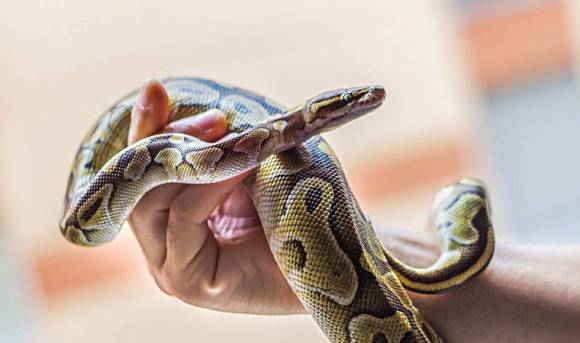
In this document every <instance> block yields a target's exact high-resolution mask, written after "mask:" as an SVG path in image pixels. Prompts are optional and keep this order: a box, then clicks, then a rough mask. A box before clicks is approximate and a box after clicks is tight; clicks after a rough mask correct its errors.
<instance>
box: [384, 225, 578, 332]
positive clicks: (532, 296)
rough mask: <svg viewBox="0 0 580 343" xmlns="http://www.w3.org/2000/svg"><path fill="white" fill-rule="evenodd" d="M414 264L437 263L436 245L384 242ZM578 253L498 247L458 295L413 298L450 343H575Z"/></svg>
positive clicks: (398, 240)
mask: <svg viewBox="0 0 580 343" xmlns="http://www.w3.org/2000/svg"><path fill="white" fill-rule="evenodd" d="M384 238H385V240H384V242H385V244H386V246H387V248H388V249H389V250H392V251H393V253H395V254H396V255H399V256H400V257H401V258H402V259H403V260H405V261H408V262H409V263H410V264H411V263H412V264H416V265H420V266H425V265H428V264H430V263H431V262H432V261H433V260H435V259H436V257H437V254H438V252H437V248H436V247H435V245H434V244H431V243H428V242H426V241H425V240H422V239H417V238H408V237H406V235H405V236H399V235H393V236H391V235H389V236H388V237H384ZM579 271H580V247H568V248H564V247H533V246H530V247H524V246H517V245H510V244H499V245H498V246H497V247H496V253H495V256H494V258H493V260H492V262H491V263H490V265H489V267H488V268H487V269H486V270H485V271H484V272H483V273H482V274H480V275H479V276H477V277H476V278H475V279H474V280H472V281H471V282H469V283H468V284H466V285H465V286H463V287H461V288H460V289H459V290H457V291H454V292H451V293H448V294H441V295H435V296H432V295H420V294H411V297H412V298H413V301H414V303H415V304H416V306H417V307H418V308H419V310H420V311H421V313H423V315H424V316H425V318H426V319H427V320H428V321H429V322H430V323H431V324H432V325H433V326H434V328H435V329H436V330H437V331H438V332H439V333H440V334H441V335H442V337H443V338H445V339H446V340H447V341H449V342H555V341H557V342H572V341H575V340H577V339H578V337H580V273H579Z"/></svg>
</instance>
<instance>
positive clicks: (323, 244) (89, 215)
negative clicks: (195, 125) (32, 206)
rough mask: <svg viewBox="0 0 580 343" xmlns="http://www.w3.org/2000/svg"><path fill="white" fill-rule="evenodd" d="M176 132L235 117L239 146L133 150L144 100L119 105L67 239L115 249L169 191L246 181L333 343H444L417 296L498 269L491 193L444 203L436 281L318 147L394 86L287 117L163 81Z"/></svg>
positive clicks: (245, 98) (301, 293)
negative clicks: (202, 120)
mask: <svg viewBox="0 0 580 343" xmlns="http://www.w3.org/2000/svg"><path fill="white" fill-rule="evenodd" d="M163 83H164V85H165V87H166V88H167V91H168V93H169V95H170V99H171V101H170V106H171V107H170V115H171V120H177V119H180V118H183V117H187V116H193V115H196V114H198V113H201V112H203V111H206V110H208V109H211V108H218V109H221V110H222V111H223V112H225V113H226V115H227V117H228V121H229V125H230V126H229V133H228V134H227V135H226V136H225V137H224V138H222V139H221V140H219V141H217V142H215V143H206V142H202V141H200V140H198V139H195V138H193V137H191V136H188V135H183V134H161V135H156V136H152V137H149V138H146V139H144V140H141V141H139V142H137V143H136V144H134V145H131V146H128V147H127V146H126V142H127V134H128V127H129V121H130V112H131V108H132V106H133V105H134V104H135V101H136V97H137V92H136V91H135V92H133V93H131V94H129V95H128V96H127V97H125V98H123V99H122V100H120V101H119V102H117V103H116V104H115V105H113V107H112V108H111V109H110V110H109V111H107V112H106V113H105V114H104V115H103V116H102V117H101V118H100V119H99V120H98V121H97V123H96V125H95V126H94V128H93V129H92V130H91V131H90V132H89V133H88V134H87V136H86V137H85V139H84V141H83V143H82V144H81V146H80V148H79V150H78V152H77V155H76V159H75V162H74V164H73V167H72V169H71V175H70V178H69V184H68V189H67V192H66V198H65V210H64V214H63V219H62V221H61V232H62V234H63V235H64V237H66V239H68V240H69V241H71V242H73V243H75V244H79V245H84V246H96V245H99V244H101V243H104V242H107V241H110V240H112V239H113V238H114V237H115V236H116V235H117V233H118V231H119V230H120V228H121V226H122V224H123V223H124V221H125V220H126V218H127V216H128V215H129V213H130V212H131V210H132V209H133V207H134V206H135V204H136V203H137V201H138V200H139V199H140V198H141V197H142V196H143V194H145V193H146V192H147V191H149V190H151V189H152V188H154V187H156V186H158V185H161V184H164V183H169V182H180V183H190V184H200V183H213V182H219V181H222V180H225V179H228V178H231V177H233V176H235V175H238V174H240V173H242V172H244V171H247V170H250V169H254V168H256V172H255V173H253V174H252V176H251V177H249V178H247V179H246V181H245V185H246V187H248V189H249V190H250V194H251V197H252V200H253V202H254V205H255V206H256V209H257V210H258V213H259V216H260V219H261V221H262V224H263V227H264V231H265V234H266V237H267V239H268V242H269V245H270V248H271V250H272V252H273V254H274V256H275V258H276V261H277V262H278V264H279V267H280V269H281V270H282V272H283V273H284V275H285V276H286V278H287V280H288V282H289V284H290V285H291V287H292V289H293V290H294V292H295V293H296V294H297V296H298V297H299V298H300V300H301V301H302V302H303V304H304V305H305V307H306V308H307V309H308V311H309V312H310V314H311V315H312V317H313V318H314V319H315V320H316V322H317V323H318V325H319V326H320V328H321V329H322V330H323V331H324V333H325V334H326V335H327V337H328V338H329V339H330V340H331V341H332V342H439V341H442V340H441V338H440V337H438V336H437V334H436V333H435V331H434V330H433V329H432V328H431V327H430V326H429V325H428V324H427V323H426V322H425V320H424V319H423V318H422V316H421V314H420V313H419V312H418V310H417V309H416V308H415V307H414V306H413V304H412V303H411V300H410V299H409V297H408V296H407V293H406V292H405V289H404V287H406V288H408V289H411V290H414V291H419V292H423V293H434V292H441V291H445V290H448V289H451V288H454V287H457V286H459V285H462V284H463V283H465V282H466V281H467V280H469V279H470V278H472V277H473V276H475V275H476V274H478V273H480V272H481V271H482V270H484V269H485V267H486V266H487V264H488V263H489V261H490V259H491V257H492V255H493V249H494V236H493V230H492V226H491V223H490V220H489V209H488V204H487V197H486V193H485V189H484V187H483V186H482V185H481V184H480V183H479V182H477V181H475V180H468V179H464V180H460V181H459V182H458V183H456V184H455V185H452V186H450V187H448V188H446V189H444V190H443V191H441V192H440V194H439V195H438V197H437V199H436V201H435V204H434V208H433V214H432V222H433V224H434V226H435V227H436V228H437V229H438V231H439V236H440V244H441V248H442V254H441V257H440V258H439V260H438V261H437V262H436V263H434V264H433V265H432V266H431V267H428V268H422V269H421V268H413V267H410V266H407V265H405V264H404V263H403V262H401V261H399V260H398V259H397V258H395V257H394V256H392V254H390V253H389V252H388V251H386V250H385V249H384V248H383V246H382V245H381V243H380V242H379V240H378V239H377V237H376V235H375V233H374V231H373V228H372V225H371V224H370V221H369V220H368V219H367V217H366V216H365V215H364V214H363V212H362V211H361V209H360V208H359V205H358V203H357V202H356V200H355V198H354V196H353V194H352V192H351V190H350V187H349V185H348V183H347V180H346V177H345V175H344V173H343V171H342V168H341V167H340V164H339V162H338V160H337V158H336V156H335V155H334V153H333V152H332V150H331V148H330V147H329V146H328V145H327V143H326V142H325V141H324V140H323V139H322V138H321V137H320V136H318V134H319V133H320V132H323V131H326V130H330V129H333V128H335V127H338V126H340V125H341V124H343V123H345V122H347V121H350V120H352V119H355V118H357V117H359V116H361V115H363V114H365V113H367V112H370V111H372V110H374V109H375V108H377V107H378V106H380V104H381V103H382V101H383V99H384V90H383V88H382V87H380V86H372V87H356V88H347V89H340V90H336V91H332V92H327V93H323V94H321V95H319V96H317V97H314V98H312V99H310V100H308V101H307V102H306V103H305V104H304V105H302V106H299V107H296V108H294V109H291V110H285V109H284V108H283V107H282V106H279V105H277V104H276V103H275V102H273V101H271V100H269V99H266V98H264V97H263V96H260V95H257V94H255V93H252V92H249V91H247V90H243V89H240V88H234V87H229V86H225V85H222V84H219V83H217V82H214V81H210V80H204V79H194V78H177V79H167V80H165V81H163Z"/></svg>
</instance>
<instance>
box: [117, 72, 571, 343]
mask: <svg viewBox="0 0 580 343" xmlns="http://www.w3.org/2000/svg"><path fill="white" fill-rule="evenodd" d="M168 118H169V100H168V96H167V93H166V91H165V89H164V87H163V85H161V84H160V83H159V82H158V81H155V80H148V81H146V82H145V84H144V86H143V89H142V90H141V94H140V97H139V100H138V103H137V104H136V105H135V107H134V108H133V112H132V116H131V125H130V130H129V138H128V143H129V144H132V143H135V142H136V141H138V140H139V139H142V138H144V137H147V136H150V135H152V134H156V133H160V132H180V133H187V134H190V135H192V136H195V137H197V138H199V139H202V140H205V141H215V140H217V139H219V138H220V137H222V136H223V135H224V134H225V133H226V130H227V121H226V118H225V116H224V115H223V113H221V112H219V111H217V110H210V111H208V112H206V113H205V114H203V115H201V116H198V117H196V118H195V119H194V118H184V119H181V120H179V121H176V122H172V123H169V122H168ZM245 176H246V175H241V176H238V177H235V178H233V179H231V180H228V181H225V182H222V183H217V184H211V185H182V184H169V185H164V186H160V187H157V188H155V189H154V190H152V191H150V192H149V193H147V194H146V195H145V196H144V197H143V198H142V199H141V201H139V203H138V205H137V206H136V207H135V209H134V210H133V212H132V214H131V215H130V216H129V220H128V221H129V225H130V227H131V229H132V230H133V232H134V234H135V237H136V238H137V240H138V242H139V244H140V246H141V248H142V250H143V253H144V255H145V259H146V261H147V265H148V268H149V272H150V273H151V275H152V276H153V278H154V280H155V281H156V283H157V285H158V286H159V288H160V289H161V290H163V291H164V292H165V293H167V294H168V295H171V296H174V297H177V298H179V299H181V300H182V301H184V302H186V303H188V304H191V305H195V306H200V307H204V308H209V309H214V310H219V311H226V312H240V313H256V314H300V313H306V311H305V309H304V307H303V306H302V304H301V303H300V301H299V300H298V298H297V297H296V296H295V294H294V293H293V292H292V290H291V289H290V287H289V285H288V283H287V282H286V280H285V279H284V277H283V275H282V273H281V272H280V270H279V269H278V267H277V265H276V262H275V261H274V258H273V256H272V254H271V252H270V250H269V247H268V244H267V242H266V239H265V237H264V234H263V231H262V227H261V224H260V220H259V218H258V215H257V213H256V210H255V208H254V206H253V204H252V202H251V200H250V198H249V196H248V194H247V192H246V190H245V189H244V187H243V186H242V185H241V181H242V180H243V179H244V177H245ZM377 229H378V232H379V236H380V237H381V239H382V241H383V243H384V244H385V246H386V248H387V249H389V250H390V251H392V252H393V253H394V254H395V255H396V256H398V257H400V258H401V259H403V260H404V261H406V262H408V263H409V264H412V265H416V266H427V265H429V264H430V263H431V262H433V261H434V260H435V259H436V258H437V255H438V250H437V247H436V245H435V244H434V243H433V242H434V240H432V239H431V237H429V236H428V235H427V234H424V235H422V236H421V235H410V234H409V233H407V232H395V231H392V230H386V229H381V228H377ZM579 270H580V248H579V247H558V248H552V247H524V246H517V245H512V244H502V243H500V244H498V246H497V248H496V254H495V256H494V258H493V260H492V262H491V264H490V265H489V267H488V268H487V269H486V270H485V271H484V272H483V273H481V274H480V275H479V276H477V277H476V278H475V279H474V280H472V281H470V282H469V283H468V284H466V285H464V286H463V287H461V288H460V289H459V290H457V291H454V292H451V293H447V294H440V295H420V294H415V293H410V296H411V298H412V300H413V302H414V303H415V305H416V306H417V307H418V308H419V310H420V311H421V313H422V314H423V315H424V317H425V318H426V319H427V320H428V321H429V322H430V323H431V324H432V325H433V327H434V328H435V329H436V330H437V332H438V333H439V334H440V335H441V336H442V337H443V338H444V339H445V340H446V341H449V342H548V341H550V342H553V341H558V342H573V341H575V340H578V337H580V273H579V272H578V271H579Z"/></svg>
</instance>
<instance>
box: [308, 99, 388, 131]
mask: <svg viewBox="0 0 580 343" xmlns="http://www.w3.org/2000/svg"><path fill="white" fill-rule="evenodd" d="M382 104H383V100H381V101H379V102H376V103H374V104H371V105H369V106H366V107H361V108H359V109H356V110H354V111H351V112H348V113H347V114H344V115H342V116H339V117H336V118H334V119H332V120H330V121H328V122H326V123H325V124H324V125H322V126H321V127H320V128H319V130H320V132H326V131H330V130H334V129H335V128H337V127H339V126H341V125H343V124H346V123H348V122H349V121H352V120H354V119H356V118H359V117H362V116H364V115H365V114H367V113H370V112H372V111H374V110H376V109H377V108H379V107H380V106H381V105H382Z"/></svg>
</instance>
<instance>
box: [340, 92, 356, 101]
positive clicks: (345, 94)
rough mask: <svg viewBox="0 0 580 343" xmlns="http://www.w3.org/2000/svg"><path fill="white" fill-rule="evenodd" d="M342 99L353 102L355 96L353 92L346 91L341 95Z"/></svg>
mask: <svg viewBox="0 0 580 343" xmlns="http://www.w3.org/2000/svg"><path fill="white" fill-rule="evenodd" d="M341 99H342V100H343V101H345V102H351V101H352V99H354V97H353V96H352V93H344V94H342V95H341Z"/></svg>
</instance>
